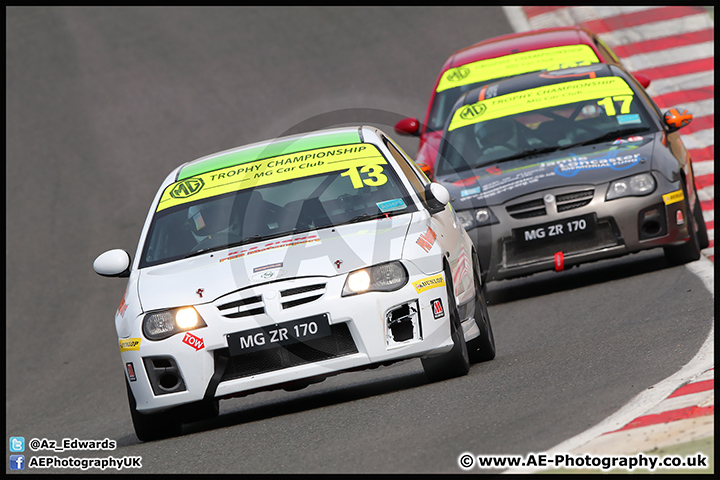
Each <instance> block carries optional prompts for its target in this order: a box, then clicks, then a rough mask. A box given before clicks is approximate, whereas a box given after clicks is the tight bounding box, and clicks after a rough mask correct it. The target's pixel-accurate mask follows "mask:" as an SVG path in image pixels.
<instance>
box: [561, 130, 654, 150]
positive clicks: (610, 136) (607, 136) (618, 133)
mask: <svg viewBox="0 0 720 480" xmlns="http://www.w3.org/2000/svg"><path fill="white" fill-rule="evenodd" d="M648 130H649V128H648V127H635V128H620V129H618V130H612V131H610V132H607V133H604V134H602V135H600V136H599V137H596V138H591V139H590V140H583V141H582V142H577V143H573V144H571V145H566V146H564V147H562V149H563V150H565V149H568V148H572V147H577V146H581V145H592V144H594V143H602V142H606V141H608V140H616V139H618V138H620V137H625V136H627V135H632V134H634V133H642V132H646V131H648Z"/></svg>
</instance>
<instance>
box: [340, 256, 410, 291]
mask: <svg viewBox="0 0 720 480" xmlns="http://www.w3.org/2000/svg"><path fill="white" fill-rule="evenodd" d="M407 282H408V273H407V270H405V267H403V264H402V263H400V262H388V263H382V264H380V265H373V266H372V267H367V268H363V269H360V270H355V271H353V272H350V273H349V274H348V276H347V279H346V280H345V286H344V287H343V291H342V296H343V297H347V296H348V295H357V294H358V293H365V292H392V291H395V290H399V289H401V288H402V287H404V286H405V285H406V284H407Z"/></svg>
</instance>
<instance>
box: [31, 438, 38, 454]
mask: <svg viewBox="0 0 720 480" xmlns="http://www.w3.org/2000/svg"><path fill="white" fill-rule="evenodd" d="M38 448H40V440H38V439H37V438H33V439H32V440H30V450H32V451H37V449H38Z"/></svg>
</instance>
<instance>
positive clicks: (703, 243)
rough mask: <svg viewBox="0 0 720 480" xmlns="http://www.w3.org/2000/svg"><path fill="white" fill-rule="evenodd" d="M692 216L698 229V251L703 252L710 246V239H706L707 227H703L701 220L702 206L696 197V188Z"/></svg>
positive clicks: (703, 221)
mask: <svg viewBox="0 0 720 480" xmlns="http://www.w3.org/2000/svg"><path fill="white" fill-rule="evenodd" d="M693 188H695V187H693ZM693 214H694V215H695V224H696V225H697V227H698V231H697V239H698V244H699V245H700V250H704V249H706V248H708V247H709V246H710V237H708V231H707V225H705V218H703V213H702V205H700V199H699V198H698V195H697V188H695V208H693Z"/></svg>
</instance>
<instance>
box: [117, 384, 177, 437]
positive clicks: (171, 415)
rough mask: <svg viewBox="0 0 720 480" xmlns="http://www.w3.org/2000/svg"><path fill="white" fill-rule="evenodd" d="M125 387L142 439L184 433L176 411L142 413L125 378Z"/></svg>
mask: <svg viewBox="0 0 720 480" xmlns="http://www.w3.org/2000/svg"><path fill="white" fill-rule="evenodd" d="M125 387H126V388H127V394H128V403H129V404H130V416H131V417H132V422H133V427H135V435H137V437H138V438H139V439H140V440H141V441H143V442H149V441H151V440H160V439H163V438H168V437H174V436H177V435H180V433H182V422H181V421H180V419H179V418H178V417H177V416H176V415H175V412H173V411H172V410H171V411H167V412H161V413H150V414H143V413H140V412H138V411H137V410H136V407H137V404H136V403H135V396H134V395H133V393H132V390H131V389H130V384H128V382H127V379H125Z"/></svg>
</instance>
